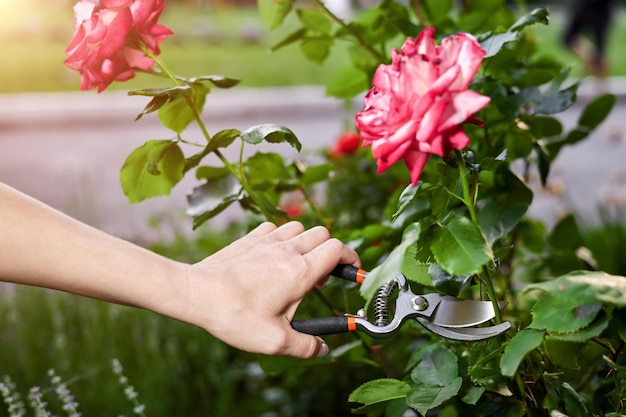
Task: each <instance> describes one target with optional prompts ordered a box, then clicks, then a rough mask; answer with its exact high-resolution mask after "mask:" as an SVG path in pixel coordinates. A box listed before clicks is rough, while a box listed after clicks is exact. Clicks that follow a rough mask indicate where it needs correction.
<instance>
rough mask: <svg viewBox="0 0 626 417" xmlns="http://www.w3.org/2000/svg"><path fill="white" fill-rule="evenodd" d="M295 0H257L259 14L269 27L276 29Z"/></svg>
mask: <svg viewBox="0 0 626 417" xmlns="http://www.w3.org/2000/svg"><path fill="white" fill-rule="evenodd" d="M294 4H295V0H259V1H258V7H259V16H260V17H261V20H262V21H263V23H265V24H266V25H267V27H268V28H270V29H276V28H277V27H278V26H280V25H282V24H283V22H284V21H285V17H287V15H288V14H289V12H291V10H292V8H293V5H294Z"/></svg>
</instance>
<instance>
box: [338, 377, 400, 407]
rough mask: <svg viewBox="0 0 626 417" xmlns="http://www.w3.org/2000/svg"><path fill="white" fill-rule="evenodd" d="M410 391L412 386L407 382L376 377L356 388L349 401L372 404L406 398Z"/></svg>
mask: <svg viewBox="0 0 626 417" xmlns="http://www.w3.org/2000/svg"><path fill="white" fill-rule="evenodd" d="M409 391H411V387H410V386H409V384H407V383H406V382H403V381H400V380H397V379H391V378H382V379H374V380H372V381H368V382H366V383H365V384H363V385H361V386H360V387H358V388H357V389H355V390H354V391H353V392H352V393H351V394H350V396H349V397H348V401H350V402H355V403H361V404H364V405H372V404H378V403H383V402H386V401H390V400H394V399H398V398H404V397H406V395H407V393H408V392H409Z"/></svg>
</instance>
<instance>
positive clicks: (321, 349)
mask: <svg viewBox="0 0 626 417" xmlns="http://www.w3.org/2000/svg"><path fill="white" fill-rule="evenodd" d="M292 334H293V336H292V340H291V343H290V344H289V345H288V347H287V348H286V349H285V352H284V353H285V354H286V355H289V356H293V357H295V358H301V359H313V358H321V357H322V356H325V355H326V354H327V353H328V351H329V348H328V345H327V344H326V342H324V340H323V339H322V338H321V337H318V336H311V335H308V334H304V333H300V332H297V331H295V330H294V331H293V333H292Z"/></svg>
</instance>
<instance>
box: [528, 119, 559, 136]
mask: <svg viewBox="0 0 626 417" xmlns="http://www.w3.org/2000/svg"><path fill="white" fill-rule="evenodd" d="M526 123H527V124H528V126H529V127H530V131H531V132H532V134H533V136H535V137H536V138H550V137H554V136H559V135H560V134H561V133H563V125H562V124H561V122H560V121H559V120H557V119H555V118H554V117H545V116H535V117H533V118H531V119H530V120H528V121H527V122H526Z"/></svg>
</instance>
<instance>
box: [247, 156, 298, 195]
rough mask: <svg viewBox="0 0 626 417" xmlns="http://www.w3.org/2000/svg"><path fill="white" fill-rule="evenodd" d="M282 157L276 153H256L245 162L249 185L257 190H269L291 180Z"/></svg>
mask: <svg viewBox="0 0 626 417" xmlns="http://www.w3.org/2000/svg"><path fill="white" fill-rule="evenodd" d="M285 164H286V161H285V160H284V158H283V156H282V155H280V154H278V153H276V152H257V153H255V154H254V155H252V156H251V157H250V158H248V160H247V161H246V162H245V168H246V176H247V177H248V182H249V183H250V185H251V186H252V187H253V188H255V189H259V190H270V189H271V188H273V187H274V186H276V185H277V184H278V183H279V182H280V181H286V180H289V179H291V173H290V172H289V170H288V169H287V166H286V165H285Z"/></svg>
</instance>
